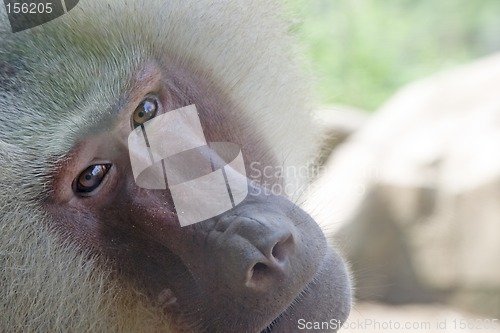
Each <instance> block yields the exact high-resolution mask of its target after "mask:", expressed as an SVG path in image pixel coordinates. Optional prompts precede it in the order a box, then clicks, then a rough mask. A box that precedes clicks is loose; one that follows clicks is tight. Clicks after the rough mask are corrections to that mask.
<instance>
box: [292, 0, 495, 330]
mask: <svg viewBox="0 0 500 333" xmlns="http://www.w3.org/2000/svg"><path fill="white" fill-rule="evenodd" d="M287 4H288V5H289V8H290V10H291V11H293V13H298V15H296V16H295V17H296V20H295V21H293V22H292V23H293V24H292V26H293V28H292V29H293V33H294V34H296V36H297V37H298V39H299V40H300V42H301V45H302V46H303V47H304V51H305V52H304V53H305V54H306V56H307V59H306V60H307V62H308V63H309V64H310V67H312V68H313V70H314V72H315V73H314V74H315V77H316V78H317V80H316V81H315V82H314V87H313V88H314V91H315V93H316V94H317V99H318V100H319V101H320V102H321V105H320V106H319V107H318V110H317V111H316V112H315V117H316V119H317V124H318V125H317V126H318V131H321V132H322V133H323V138H324V139H323V145H322V147H321V148H320V149H319V151H318V154H319V158H318V165H319V170H320V171H321V172H320V176H319V177H318V178H317V180H316V181H315V183H314V186H313V187H312V190H311V192H310V194H309V196H308V198H307V202H306V203H307V207H308V210H309V211H310V212H311V214H312V215H313V216H315V217H316V218H317V219H318V220H319V221H320V223H321V224H322V225H323V226H324V228H325V229H326V230H327V232H328V233H329V237H330V239H331V240H332V242H333V243H334V244H335V246H336V247H338V248H340V250H341V251H342V252H343V253H344V255H345V256H346V257H347V258H348V260H349V262H350V265H351V270H352V273H353V276H354V284H355V291H356V297H357V299H358V302H357V304H356V305H355V307H354V310H353V313H352V315H351V318H350V323H349V324H348V325H346V327H345V328H344V329H343V332H500V322H499V320H500V53H497V52H499V51H500V1H498V0H480V1H475V0H439V1H431V0H421V1H415V0H384V1H382V0H287Z"/></svg>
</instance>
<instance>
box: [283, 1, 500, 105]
mask: <svg viewBox="0 0 500 333" xmlns="http://www.w3.org/2000/svg"><path fill="white" fill-rule="evenodd" d="M288 3H289V4H290V5H291V7H292V8H293V9H298V11H299V13H300V14H299V15H300V22H298V23H297V25H296V26H295V27H294V32H295V33H296V34H297V35H298V37H299V38H300V39H301V41H302V42H303V44H305V46H306V51H307V53H308V55H309V56H310V60H311V63H312V66H313V69H314V70H315V71H316V72H317V73H318V74H319V79H318V82H317V84H318V86H317V91H318V94H319V97H320V99H321V101H322V102H323V103H325V104H330V103H342V104H349V105H352V106H356V107H360V108H363V109H366V110H375V109H376V108H377V107H379V106H380V105H381V104H382V103H383V102H384V101H385V100H386V99H387V98H388V97H389V96H390V95H391V94H393V93H394V92H395V91H396V90H397V89H398V88H399V87H401V86H402V85H404V84H406V83H408V82H410V81H413V80H416V79H419V78H422V77H425V76H427V75H430V74H432V73H434V72H436V71H439V70H442V69H446V68H450V67H453V66H455V65H457V64H460V63H464V62H467V61H470V60H471V59H473V58H477V57H479V56H482V55H485V54H488V53H491V52H493V51H495V50H499V49H500V1H499V0H288Z"/></svg>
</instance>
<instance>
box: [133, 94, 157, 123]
mask: <svg viewBox="0 0 500 333" xmlns="http://www.w3.org/2000/svg"><path fill="white" fill-rule="evenodd" d="M157 111H158V101H157V99H156V98H154V97H146V98H145V99H144V100H143V101H142V102H141V103H140V104H139V105H138V106H137V108H136V109H135V111H134V114H133V115H132V124H133V126H134V128H136V127H138V126H141V125H143V124H144V123H145V122H146V121H148V120H151V119H153V118H154V117H155V116H156V112H157Z"/></svg>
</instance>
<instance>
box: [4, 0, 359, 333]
mask: <svg viewBox="0 0 500 333" xmlns="http://www.w3.org/2000/svg"><path fill="white" fill-rule="evenodd" d="M278 13H279V6H278V5H276V4H273V3H272V2H269V1H260V0H258V1H246V0H235V1H222V0H220V1H219V0H210V1H192V0H190V1H185V0H184V1H177V0H172V1H160V0H149V1H125V0H118V1H109V2H105V1H97V0H95V1H94V0H88V1H86V0H81V1H80V2H79V3H78V4H77V5H76V7H75V8H73V9H72V10H71V11H69V12H68V13H67V14H64V15H62V16H60V17H58V18H56V19H54V20H52V21H50V22H47V23H45V24H42V25H39V26H36V27H33V28H31V29H26V30H24V31H20V32H16V33H12V32H11V31H10V27H9V21H8V19H7V15H6V11H5V8H3V7H2V9H0V113H1V116H2V121H1V122H0V170H1V172H0V188H1V189H2V191H1V192H0V219H1V220H0V228H1V229H0V230H1V235H2V236H1V237H2V238H1V245H0V263H1V267H2V271H1V273H0V274H1V275H0V300H1V301H0V302H1V303H0V304H1V309H0V311H1V312H2V316H1V318H0V331H2V332H60V331H64V332H255V333H259V332H287V333H289V332H296V331H299V330H300V329H299V323H304V322H328V323H330V325H327V327H325V326H323V327H322V330H318V331H322V332H335V331H337V329H338V328H339V327H340V324H341V323H342V322H343V321H344V320H345V319H346V317H347V315H348V313H349V311H350V305H351V293H350V283H349V278H348V275H347V273H346V269H345V266H344V263H343V261H342V259H341V258H340V257H339V255H338V254H337V253H336V252H335V250H333V249H332V248H329V247H328V246H327V243H326V240H325V237H324V235H323V233H322V231H321V230H320V228H319V227H318V226H317V224H316V223H315V222H314V220H313V219H312V218H311V217H310V216H309V215H308V214H307V213H305V212H304V211H303V210H301V209H300V207H299V206H298V204H297V202H299V199H300V191H301V189H302V188H303V185H304V184H305V181H307V180H304V179H300V178H299V177H298V175H303V173H302V172H291V173H290V174H282V173H280V172H269V170H272V169H274V168H275V169H276V170H278V169H279V170H292V169H293V170H296V169H297V168H300V167H304V165H305V163H306V162H307V160H308V159H309V158H311V156H310V155H309V152H311V151H314V149H312V147H313V145H314V144H315V140H316V138H315V133H314V132H315V131H314V128H312V126H311V122H310V119H309V114H308V112H307V110H308V105H307V104H308V96H307V95H308V94H307V90H308V88H307V84H306V83H305V82H306V81H307V80H305V78H304V76H303V75H302V74H301V71H300V70H299V69H297V67H296V66H295V65H294V62H293V60H292V59H291V58H293V57H291V55H290V54H291V53H293V51H291V50H290V45H293V40H292V39H291V38H290V37H289V36H288V35H287V30H288V27H287V25H286V24H285V23H284V22H282V21H281V19H280V15H279V14H278ZM134 140H135V141H134ZM294 168H295V169H294ZM264 180H265V181H264ZM271 187H272V189H273V191H271V190H269V188H271ZM276 189H277V190H276ZM334 323H335V324H334Z"/></svg>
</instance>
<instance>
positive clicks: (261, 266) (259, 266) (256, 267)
mask: <svg viewBox="0 0 500 333" xmlns="http://www.w3.org/2000/svg"><path fill="white" fill-rule="evenodd" d="M267 269H268V267H267V265H266V264H263V263H261V262H258V263H256V264H255V265H254V266H253V271H254V272H264V271H265V270H267Z"/></svg>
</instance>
